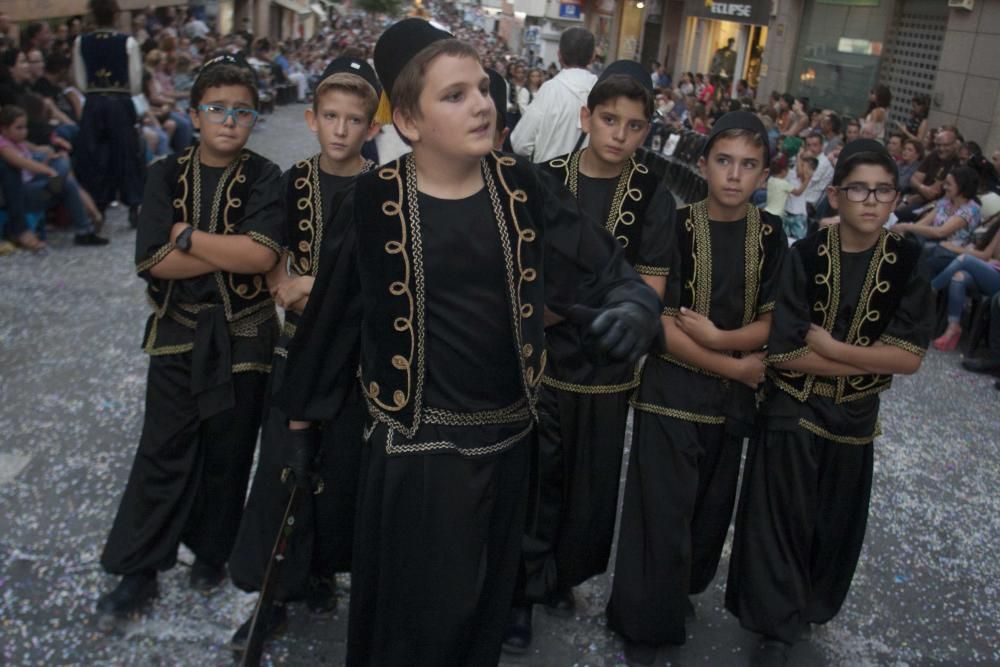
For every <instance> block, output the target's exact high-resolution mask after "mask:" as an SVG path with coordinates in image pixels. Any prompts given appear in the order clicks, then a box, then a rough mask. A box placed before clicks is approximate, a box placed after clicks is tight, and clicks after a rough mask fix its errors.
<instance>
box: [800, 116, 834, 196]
mask: <svg viewBox="0 0 1000 667" xmlns="http://www.w3.org/2000/svg"><path fill="white" fill-rule="evenodd" d="M805 150H806V151H808V152H809V154H810V155H812V156H813V157H815V158H816V160H817V161H818V162H819V165H818V166H817V167H816V171H815V172H813V175H812V178H811V179H809V185H807V186H806V189H805V192H803V193H802V197H803V199H805V202H806V203H807V204H809V205H811V206H815V205H816V202H818V201H819V200H820V197H822V196H823V193H824V192H826V188H827V186H828V185H830V183H832V182H833V163H832V162H830V158H828V157H827V156H826V155H825V154H824V153H823V137H822V136H820V135H818V134H813V135H809V136H808V137H806V145H805Z"/></svg>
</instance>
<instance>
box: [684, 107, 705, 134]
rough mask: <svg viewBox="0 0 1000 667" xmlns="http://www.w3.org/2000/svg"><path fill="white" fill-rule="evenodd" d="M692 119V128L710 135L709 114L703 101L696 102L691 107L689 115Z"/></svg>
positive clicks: (699, 132)
mask: <svg viewBox="0 0 1000 667" xmlns="http://www.w3.org/2000/svg"><path fill="white" fill-rule="evenodd" d="M689 120H690V121H691V129H692V130H694V131H695V132H697V133H698V134H704V135H706V136H707V135H708V114H707V113H706V110H705V105H704V104H702V103H701V102H696V103H695V105H694V108H693V109H691V114H690V116H689Z"/></svg>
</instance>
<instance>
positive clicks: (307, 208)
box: [292, 154, 323, 276]
mask: <svg viewBox="0 0 1000 667" xmlns="http://www.w3.org/2000/svg"><path fill="white" fill-rule="evenodd" d="M295 167H296V168H297V169H305V170H306V173H305V175H304V176H299V177H298V178H296V179H295V181H294V182H293V183H292V187H293V188H295V190H296V191H299V190H302V189H306V190H307V191H306V193H305V195H304V196H302V197H299V198H298V199H297V200H296V202H295V207H296V208H297V209H298V210H299V211H302V217H301V218H299V221H298V223H297V226H298V228H299V230H300V231H303V232H305V233H306V234H307V235H308V236H309V238H308V239H307V240H303V241H299V243H298V245H297V246H296V250H297V251H298V252H300V253H303V255H304V256H303V257H299V258H298V259H297V261H296V262H294V263H293V266H294V267H295V270H296V273H298V274H299V275H300V276H305V275H313V276H315V275H316V273H315V271H314V270H313V264H314V262H313V257H314V256H315V254H316V249H317V248H318V247H319V239H318V238H317V237H318V236H319V232H318V231H317V230H316V227H315V226H314V225H313V221H314V220H316V219H317V217H316V213H317V212H319V214H320V216H322V214H323V200H322V197H320V192H319V154H316V155H314V156H313V157H311V158H309V159H308V160H302V161H301V162H299V163H297V164H296V165H295ZM320 220H322V218H320Z"/></svg>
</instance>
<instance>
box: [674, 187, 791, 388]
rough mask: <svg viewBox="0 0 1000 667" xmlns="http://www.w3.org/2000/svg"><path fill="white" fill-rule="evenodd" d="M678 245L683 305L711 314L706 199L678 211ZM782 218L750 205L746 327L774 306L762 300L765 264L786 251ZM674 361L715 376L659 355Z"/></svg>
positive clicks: (709, 231) (684, 364)
mask: <svg viewBox="0 0 1000 667" xmlns="http://www.w3.org/2000/svg"><path fill="white" fill-rule="evenodd" d="M677 219H678V220H679V221H682V222H681V224H679V225H677V244H678V246H679V248H680V259H681V267H680V268H681V271H680V280H681V281H682V283H681V292H680V304H679V307H680V308H687V309H689V310H693V311H695V312H697V313H700V314H701V315H704V316H705V317H710V311H711V305H712V235H711V228H710V224H709V219H708V202H707V200H702V201H700V202H695V203H694V204H691V205H689V206H685V207H683V208H681V209H679V210H678V211H677ZM780 225H781V221H780V220H779V219H778V218H777V217H776V216H773V215H771V214H770V213H767V212H765V211H761V210H760V209H759V208H757V207H756V206H753V205H752V204H747V224H746V239H745V241H744V244H743V245H744V253H745V260H744V271H745V276H744V293H743V318H742V326H747V325H749V324H750V323H752V322H753V321H755V320H756V319H757V317H758V316H759V315H760V314H761V313H764V312H769V311H770V310H771V309H773V308H774V304H773V303H764V304H761V303H758V301H759V299H760V289H761V285H762V284H763V280H764V267H765V266H766V265H767V263H768V261H769V260H770V259H771V258H773V257H777V256H780V255H781V253H783V252H785V248H784V244H785V237H784V235H782V234H776V233H775V230H776V229H779V228H780ZM663 312H664V314H665V315H676V314H677V313H678V312H679V308H672V307H669V306H668V307H667V308H664V310H663ZM657 356H659V357H661V358H663V359H666V360H667V361H670V362H671V363H674V364H677V365H678V366H682V367H684V368H687V369H688V370H692V371H696V372H699V373H705V374H709V375H711V373H708V372H707V371H704V370H702V369H699V368H697V367H695V366H692V365H690V364H686V363H684V362H682V361H680V360H679V359H677V358H676V357H674V356H673V355H670V354H666V353H664V354H659V355H657Z"/></svg>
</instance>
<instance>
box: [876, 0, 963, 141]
mask: <svg viewBox="0 0 1000 667" xmlns="http://www.w3.org/2000/svg"><path fill="white" fill-rule="evenodd" d="M947 26H948V5H947V3H945V2H940V1H939V0H904V1H903V2H900V3H897V5H896V16H895V17H894V19H893V21H892V25H891V27H890V29H889V36H888V38H887V39H886V47H885V52H884V53H883V55H882V66H881V69H880V71H879V81H880V82H881V83H883V84H885V85H887V86H889V90H890V91H892V106H891V108H890V110H889V117H890V122H889V124H888V126H889V128H892V129H895V127H896V121H901V122H906V119H907V118H909V117H910V100H912V99H913V96H914V95H918V94H922V95H927V96H928V97H930V94H931V91H933V90H934V77H935V75H936V73H937V66H938V59H939V58H940V57H941V45H942V44H943V43H944V33H945V29H946V28H947Z"/></svg>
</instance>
